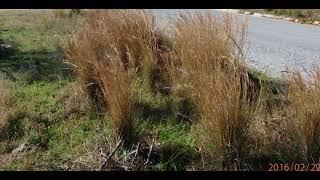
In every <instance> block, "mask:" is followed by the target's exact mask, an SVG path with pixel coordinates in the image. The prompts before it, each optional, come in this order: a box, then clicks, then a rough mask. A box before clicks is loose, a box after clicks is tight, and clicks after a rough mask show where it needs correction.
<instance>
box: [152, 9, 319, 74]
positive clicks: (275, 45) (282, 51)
mask: <svg viewBox="0 0 320 180" xmlns="http://www.w3.org/2000/svg"><path fill="white" fill-rule="evenodd" d="M190 11H191V12H194V11H210V12H212V13H213V14H214V15H218V16H219V15H222V14H223V13H226V12H223V11H217V10H190ZM152 12H153V13H154V14H155V16H156V17H157V20H158V22H160V23H159V24H162V25H164V26H165V24H166V22H168V21H167V20H168V19H169V18H168V17H170V16H176V15H177V13H178V12H179V10H171V9H170V10H164V9H163V10H152ZM232 15H234V16H238V17H239V19H240V20H244V19H247V20H248V33H247V41H246V48H245V58H246V60H247V64H249V65H250V66H252V67H254V68H257V69H259V70H262V71H264V72H266V73H267V74H269V75H272V76H278V75H280V74H282V73H283V72H286V71H287V70H290V69H292V68H297V67H298V68H304V69H307V70H308V69H310V67H312V66H314V65H320V27H319V26H313V25H304V24H298V23H293V22H287V21H280V20H272V19H266V18H262V17H255V16H250V15H240V14H236V13H232Z"/></svg>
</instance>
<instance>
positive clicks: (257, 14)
mask: <svg viewBox="0 0 320 180" xmlns="http://www.w3.org/2000/svg"><path fill="white" fill-rule="evenodd" d="M253 15H254V16H257V17H262V14H261V13H253Z"/></svg>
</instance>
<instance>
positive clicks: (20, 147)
mask: <svg viewBox="0 0 320 180" xmlns="http://www.w3.org/2000/svg"><path fill="white" fill-rule="evenodd" d="M26 148H27V144H26V143H23V144H21V145H20V146H19V147H17V148H16V149H14V150H13V151H12V152H11V153H12V154H18V153H20V152H22V151H23V150H25V149H26Z"/></svg>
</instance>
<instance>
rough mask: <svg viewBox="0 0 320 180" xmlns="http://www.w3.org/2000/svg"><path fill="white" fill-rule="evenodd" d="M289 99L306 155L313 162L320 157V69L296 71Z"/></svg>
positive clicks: (290, 78)
mask: <svg viewBox="0 0 320 180" xmlns="http://www.w3.org/2000/svg"><path fill="white" fill-rule="evenodd" d="M288 81H289V84H290V88H289V100H290V102H291V107H292V109H293V111H294V112H295V116H296V117H297V119H298V126H299V132H300V135H301V137H302V138H303V140H304V144H305V150H306V155H307V157H308V160H309V161H311V162H319V161H320V159H319V158H320V157H319V153H320V116H319V114H320V69H319V68H318V67H314V68H313V69H312V70H311V71H310V72H307V73H306V72H302V71H295V72H293V73H292V74H291V75H290V76H289V80H288Z"/></svg>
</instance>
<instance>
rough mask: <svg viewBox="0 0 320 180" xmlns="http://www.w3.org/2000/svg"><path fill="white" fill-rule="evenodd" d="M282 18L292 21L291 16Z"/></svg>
mask: <svg viewBox="0 0 320 180" xmlns="http://www.w3.org/2000/svg"><path fill="white" fill-rule="evenodd" d="M283 20H285V21H292V18H290V17H286V18H283Z"/></svg>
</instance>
